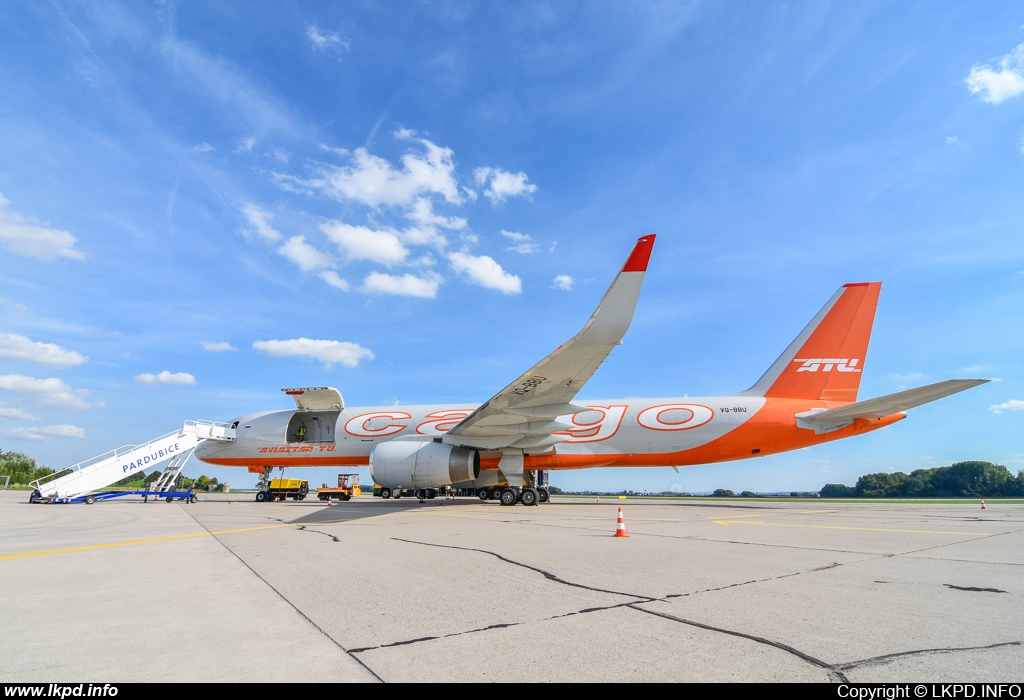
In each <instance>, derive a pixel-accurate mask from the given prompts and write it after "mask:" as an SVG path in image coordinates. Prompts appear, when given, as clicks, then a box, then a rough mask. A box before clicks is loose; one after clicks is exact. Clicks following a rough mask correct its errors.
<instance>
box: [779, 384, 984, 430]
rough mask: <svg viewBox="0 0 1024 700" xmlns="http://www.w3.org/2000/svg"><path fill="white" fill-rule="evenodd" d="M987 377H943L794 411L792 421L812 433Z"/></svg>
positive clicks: (950, 391)
mask: <svg viewBox="0 0 1024 700" xmlns="http://www.w3.org/2000/svg"><path fill="white" fill-rule="evenodd" d="M989 381H991V380H989V379H947V380H946V381H944V382H939V383H937V384H929V385H928V386H922V387H918V388H917V389H908V390H907V391H900V392H897V393H895V394H888V395H887V396H879V397H878V398H876V399H868V400H867V401H858V402H857V403H851V404H848V405H846V406H841V407H840V408H831V409H825V410H820V411H808V412H806V413H798V414H797V416H796V423H797V425H798V426H800V427H801V428H808V429H811V430H814V432H816V433H828V432H831V431H833V430H839V429H840V428H845V427H846V426H848V425H850V424H852V423H853V422H854V421H855V420H857V419H858V418H861V419H875V418H884V417H885V416H891V415H892V414H894V413H899V412H901V411H907V410H910V409H911V408H915V407H917V406H921V405H923V404H926V403H931V402H932V401H936V400H938V399H941V398H945V397H946V396H950V395H952V394H956V393H959V392H961V391H965V390H966V389H970V388H972V387H976V386H979V385H981V384H985V383H987V382H989Z"/></svg>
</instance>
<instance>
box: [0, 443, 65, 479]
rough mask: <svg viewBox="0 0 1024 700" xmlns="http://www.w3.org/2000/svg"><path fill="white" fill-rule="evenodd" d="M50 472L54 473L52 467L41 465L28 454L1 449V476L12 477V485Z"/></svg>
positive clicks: (38, 477) (41, 476)
mask: <svg viewBox="0 0 1024 700" xmlns="http://www.w3.org/2000/svg"><path fill="white" fill-rule="evenodd" d="M49 474H53V470H52V469H50V468H49V467H41V466H39V465H38V464H36V461H35V460H34V459H32V458H31V457H29V456H28V455H25V454H22V453H21V452H13V451H11V452H5V451H4V450H0V476H9V477H11V486H14V485H16V484H17V485H25V484H28V482H30V481H35V480H36V479H41V478H43V477H44V476H47V475H49Z"/></svg>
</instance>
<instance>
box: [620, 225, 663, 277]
mask: <svg viewBox="0 0 1024 700" xmlns="http://www.w3.org/2000/svg"><path fill="white" fill-rule="evenodd" d="M656 237H657V234H654V233H650V234H647V235H646V236H642V237H641V238H639V239H638V240H637V242H636V245H635V246H633V252H632V253H630V254H629V259H628V260H626V264H625V265H623V266H622V271H623V272H647V263H648V262H650V260H651V251H652V250H654V239H655V238H656Z"/></svg>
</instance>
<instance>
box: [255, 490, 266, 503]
mask: <svg viewBox="0 0 1024 700" xmlns="http://www.w3.org/2000/svg"><path fill="white" fill-rule="evenodd" d="M265 500H267V492H266V491H257V492H256V501H257V502H259V503H263V501H265Z"/></svg>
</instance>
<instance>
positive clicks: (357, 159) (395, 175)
mask: <svg viewBox="0 0 1024 700" xmlns="http://www.w3.org/2000/svg"><path fill="white" fill-rule="evenodd" d="M416 141H417V142H418V143H420V144H422V145H423V147H424V149H425V153H406V154H405V155H403V156H402V158H401V161H402V168H401V169H400V170H399V169H396V168H393V167H392V166H391V163H389V162H388V161H387V160H385V159H383V158H380V157H378V156H374V155H371V154H370V153H369V152H368V151H367V150H366V149H365V148H357V149H356V150H355V152H354V153H353V154H352V156H351V158H350V160H351V161H352V162H351V163H350V164H349V165H346V166H328V167H325V168H323V169H321V171H320V173H319V174H320V177H319V178H314V179H313V180H309V181H304V182H301V183H300V184H304V185H307V186H309V187H313V188H316V189H319V190H321V191H323V192H325V193H326V194H327V195H329V196H331V197H334V198H335V199H339V200H342V201H344V200H354V201H356V202H361V203H362V204H366V205H368V206H372V207H377V206H381V205H387V206H393V207H411V206H412V205H413V203H414V202H415V200H416V199H417V198H418V197H422V196H424V195H440V196H442V197H444V199H445V201H447V202H450V203H452V204H461V203H462V197H461V196H460V195H459V186H458V183H457V182H456V181H455V175H454V173H455V161H454V160H453V153H452V150H451V149H450V148H442V147H441V146H438V145H437V144H435V143H433V142H431V141H428V140H427V139H416Z"/></svg>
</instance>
